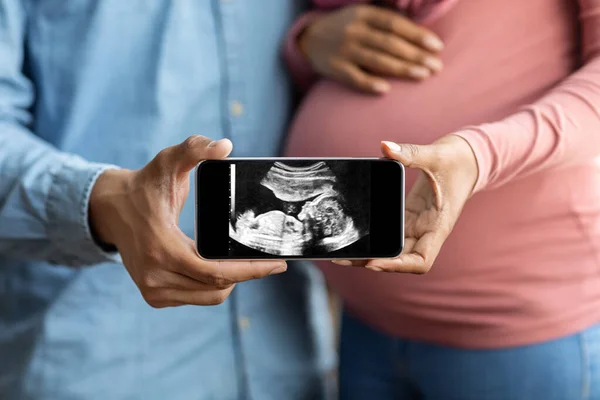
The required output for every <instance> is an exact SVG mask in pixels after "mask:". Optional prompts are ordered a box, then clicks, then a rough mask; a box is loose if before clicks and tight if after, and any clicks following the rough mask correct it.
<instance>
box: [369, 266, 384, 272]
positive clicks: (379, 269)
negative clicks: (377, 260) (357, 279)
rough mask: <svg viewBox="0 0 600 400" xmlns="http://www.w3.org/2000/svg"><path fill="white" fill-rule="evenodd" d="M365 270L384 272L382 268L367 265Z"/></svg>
mask: <svg viewBox="0 0 600 400" xmlns="http://www.w3.org/2000/svg"><path fill="white" fill-rule="evenodd" d="M365 268H367V269H370V270H371V271H375V272H381V271H383V269H381V267H380V266H378V265H367V266H366V267H365Z"/></svg>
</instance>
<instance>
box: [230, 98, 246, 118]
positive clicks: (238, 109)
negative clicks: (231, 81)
mask: <svg viewBox="0 0 600 400" xmlns="http://www.w3.org/2000/svg"><path fill="white" fill-rule="evenodd" d="M229 109H230V111H231V115H233V116H234V117H239V116H240V115H242V114H243V113H244V106H243V105H242V103H240V102H239V101H232V102H231V106H230V107H229Z"/></svg>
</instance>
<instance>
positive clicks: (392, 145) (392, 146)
mask: <svg viewBox="0 0 600 400" xmlns="http://www.w3.org/2000/svg"><path fill="white" fill-rule="evenodd" d="M383 144H385V145H386V146H387V148H388V149H390V151H393V152H394V153H400V150H401V148H400V145H399V144H398V143H394V142H385V141H384V142H383Z"/></svg>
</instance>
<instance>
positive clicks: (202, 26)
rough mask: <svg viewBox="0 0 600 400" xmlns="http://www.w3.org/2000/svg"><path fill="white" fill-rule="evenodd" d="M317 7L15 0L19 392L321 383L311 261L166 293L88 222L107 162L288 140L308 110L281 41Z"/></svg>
mask: <svg viewBox="0 0 600 400" xmlns="http://www.w3.org/2000/svg"><path fill="white" fill-rule="evenodd" d="M302 7H303V2H302V1H293V0H221V1H217V0H176V1H173V0H0V398H1V399H45V400H46V399H59V400H68V399H86V400H89V399H102V400H105V399H110V400H119V399H161V400H163V399H169V400H177V399H185V400H188V399H219V400H221V399H222V400H227V399H250V398H251V399H257V400H268V399H277V400H282V399H283V400H285V399H291V400H296V399H318V398H320V396H321V395H320V392H319V390H320V389H321V388H322V386H321V384H322V381H321V378H322V374H323V372H324V371H326V370H327V369H328V368H330V367H331V366H332V352H331V349H330V347H329V345H330V340H331V331H330V328H329V320H328V318H329V316H328V314H327V305H326V304H327V302H326V296H325V292H324V287H323V282H322V280H321V277H320V275H319V274H318V273H317V272H316V271H315V270H313V269H311V267H309V266H306V265H302V264H297V265H293V264H292V265H290V268H289V270H288V272H287V273H285V274H283V275H281V276H274V277H269V278H267V279H263V280H258V281H252V282H247V283H243V284H239V285H238V286H237V287H236V288H235V290H234V291H233V293H232V295H231V297H230V298H229V299H228V300H227V301H226V302H225V303H224V304H222V305H220V306H216V307H193V306H185V307H179V308H168V309H153V308H151V307H149V306H148V305H147V304H146V303H145V302H144V301H143V299H142V297H141V295H140V294H139V292H138V290H137V288H136V287H135V285H134V284H133V282H132V280H131V279H130V278H129V276H128V274H127V272H126V270H125V268H124V267H123V266H122V265H121V264H119V263H118V262H117V261H118V259H117V258H115V257H114V256H113V255H111V254H106V253H103V252H102V251H101V250H100V249H99V248H98V247H97V246H96V245H95V244H94V242H93V241H92V239H91V237H90V233H89V227H88V225H87V202H88V196H89V193H90V190H91V187H92V185H93V183H94V181H95V179H96V177H97V176H98V175H99V173H101V171H103V170H104V169H105V168H106V167H107V165H117V166H120V167H126V168H132V169H134V168H140V167H142V166H143V165H144V164H146V163H147V162H148V161H149V160H150V159H151V158H152V157H153V156H154V155H155V154H156V153H157V152H158V151H159V150H161V149H162V148H164V147H166V146H169V145H173V144H176V143H178V142H180V141H182V140H184V139H185V138H186V137H187V136H189V135H190V134H203V135H206V136H209V137H211V138H214V139H219V138H223V137H228V138H230V139H231V140H232V141H233V143H234V147H235V150H234V153H233V155H234V156H270V155H275V154H276V153H277V151H278V149H279V146H280V145H281V139H282V135H283V133H284V132H285V129H286V124H287V122H288V121H289V117H290V111H291V93H290V85H289V82H288V79H287V77H286V74H285V71H284V68H283V65H282V62H281V59H280V54H279V50H280V45H281V42H282V40H283V37H284V34H285V32H286V30H287V28H288V27H289V26H290V24H291V23H292V21H293V19H294V18H295V16H297V14H298V12H300V10H301V8H302ZM191 197H193V196H191ZM191 203H192V200H190V201H188V203H187V204H186V207H185V208H184V211H183V214H182V215H181V218H180V221H181V228H182V229H183V231H184V232H186V233H187V234H188V235H190V236H193V218H194V215H193V207H192V204H191Z"/></svg>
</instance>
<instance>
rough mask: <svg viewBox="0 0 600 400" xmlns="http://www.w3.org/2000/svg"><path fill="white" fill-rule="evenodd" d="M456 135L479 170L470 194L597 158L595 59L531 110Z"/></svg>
mask: <svg viewBox="0 0 600 400" xmlns="http://www.w3.org/2000/svg"><path fill="white" fill-rule="evenodd" d="M457 135H459V136H461V137H463V138H464V139H465V140H467V141H468V142H469V144H470V145H471V147H472V148H473V151H474V153H475V155H476V158H477V162H478V165H479V179H478V181H477V184H476V188H475V191H479V190H482V189H484V188H495V187H499V186H502V185H504V184H506V183H507V182H510V181H512V180H514V179H520V178H523V177H526V176H529V175H531V174H534V173H536V172H539V171H543V170H547V169H550V168H556V167H560V166H563V165H569V164H572V163H578V162H585V161H586V160H591V159H593V158H594V157H596V156H597V155H599V154H600V59H595V60H593V61H591V62H589V63H588V64H587V65H586V66H584V67H583V68H582V69H581V70H580V71H578V72H577V73H575V74H573V75H572V76H570V77H569V78H568V79H567V80H565V81H564V82H563V83H562V84H560V85H559V86H557V87H556V88H555V89H554V90H552V91H551V92H550V93H548V94H547V95H546V96H544V97H543V98H542V99H540V100H539V101H538V102H536V103H535V104H532V105H528V106H526V107H523V108H522V109H521V111H519V112H518V113H516V114H514V115H511V116H509V117H508V118H506V119H504V120H502V121H499V122H495V123H490V124H483V125H480V126H473V127H467V128H466V129H464V130H461V131H460V132H458V133H457Z"/></svg>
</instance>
